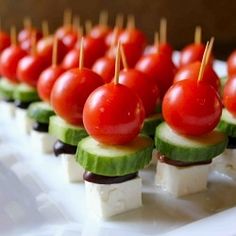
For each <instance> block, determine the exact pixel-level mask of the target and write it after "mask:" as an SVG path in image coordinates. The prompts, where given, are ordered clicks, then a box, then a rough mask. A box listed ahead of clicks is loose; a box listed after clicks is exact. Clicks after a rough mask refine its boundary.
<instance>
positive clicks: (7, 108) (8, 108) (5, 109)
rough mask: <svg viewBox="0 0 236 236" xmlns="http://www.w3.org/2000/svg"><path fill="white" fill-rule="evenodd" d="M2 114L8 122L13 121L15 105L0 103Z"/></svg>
mask: <svg viewBox="0 0 236 236" xmlns="http://www.w3.org/2000/svg"><path fill="white" fill-rule="evenodd" d="M0 112H1V115H2V116H3V117H4V119H6V120H11V119H13V118H14V116H15V104H14V103H13V102H5V101H1V102H0Z"/></svg>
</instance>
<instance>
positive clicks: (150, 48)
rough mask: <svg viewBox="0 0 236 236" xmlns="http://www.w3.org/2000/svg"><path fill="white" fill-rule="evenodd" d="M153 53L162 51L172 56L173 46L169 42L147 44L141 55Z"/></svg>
mask: <svg viewBox="0 0 236 236" xmlns="http://www.w3.org/2000/svg"><path fill="white" fill-rule="evenodd" d="M155 53H163V54H165V55H166V56H168V57H169V58H172V53H173V48H172V46H171V45H170V44H169V43H162V44H159V45H158V47H157V46H156V45H149V46H147V47H146V48H145V51H144V54H143V55H149V54H155Z"/></svg>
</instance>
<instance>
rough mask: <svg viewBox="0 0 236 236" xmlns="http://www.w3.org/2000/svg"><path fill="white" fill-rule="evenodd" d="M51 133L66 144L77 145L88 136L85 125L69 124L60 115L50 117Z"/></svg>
mask: <svg viewBox="0 0 236 236" xmlns="http://www.w3.org/2000/svg"><path fill="white" fill-rule="evenodd" d="M49 133H50V134H51V135H53V136H55V137H56V138H57V139H59V140H61V141H62V142H64V143H66V144H70V145H73V146H77V145H78V142H79V141H80V140H81V139H83V138H85V137H87V136H88V134H87V132H86V130H85V129H84V127H82V126H74V125H71V124H68V123H67V122H66V121H64V120H63V119H61V118H60V117H58V116H52V117H50V122H49Z"/></svg>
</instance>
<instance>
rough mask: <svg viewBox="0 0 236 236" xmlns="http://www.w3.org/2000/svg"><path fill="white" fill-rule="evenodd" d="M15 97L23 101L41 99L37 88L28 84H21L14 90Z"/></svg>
mask: <svg viewBox="0 0 236 236" xmlns="http://www.w3.org/2000/svg"><path fill="white" fill-rule="evenodd" d="M14 99H15V100H19V101H21V102H35V101H39V96H38V93H37V90H36V89H35V88H32V87H30V86H28V85H26V84H19V85H18V86H17V88H16V89H15V91H14Z"/></svg>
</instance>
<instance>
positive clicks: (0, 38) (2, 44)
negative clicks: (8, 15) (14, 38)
mask: <svg viewBox="0 0 236 236" xmlns="http://www.w3.org/2000/svg"><path fill="white" fill-rule="evenodd" d="M10 45H11V39H10V36H9V34H7V33H6V32H3V31H0V53H1V52H2V51H3V50H4V49H6V48H8V47H10Z"/></svg>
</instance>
